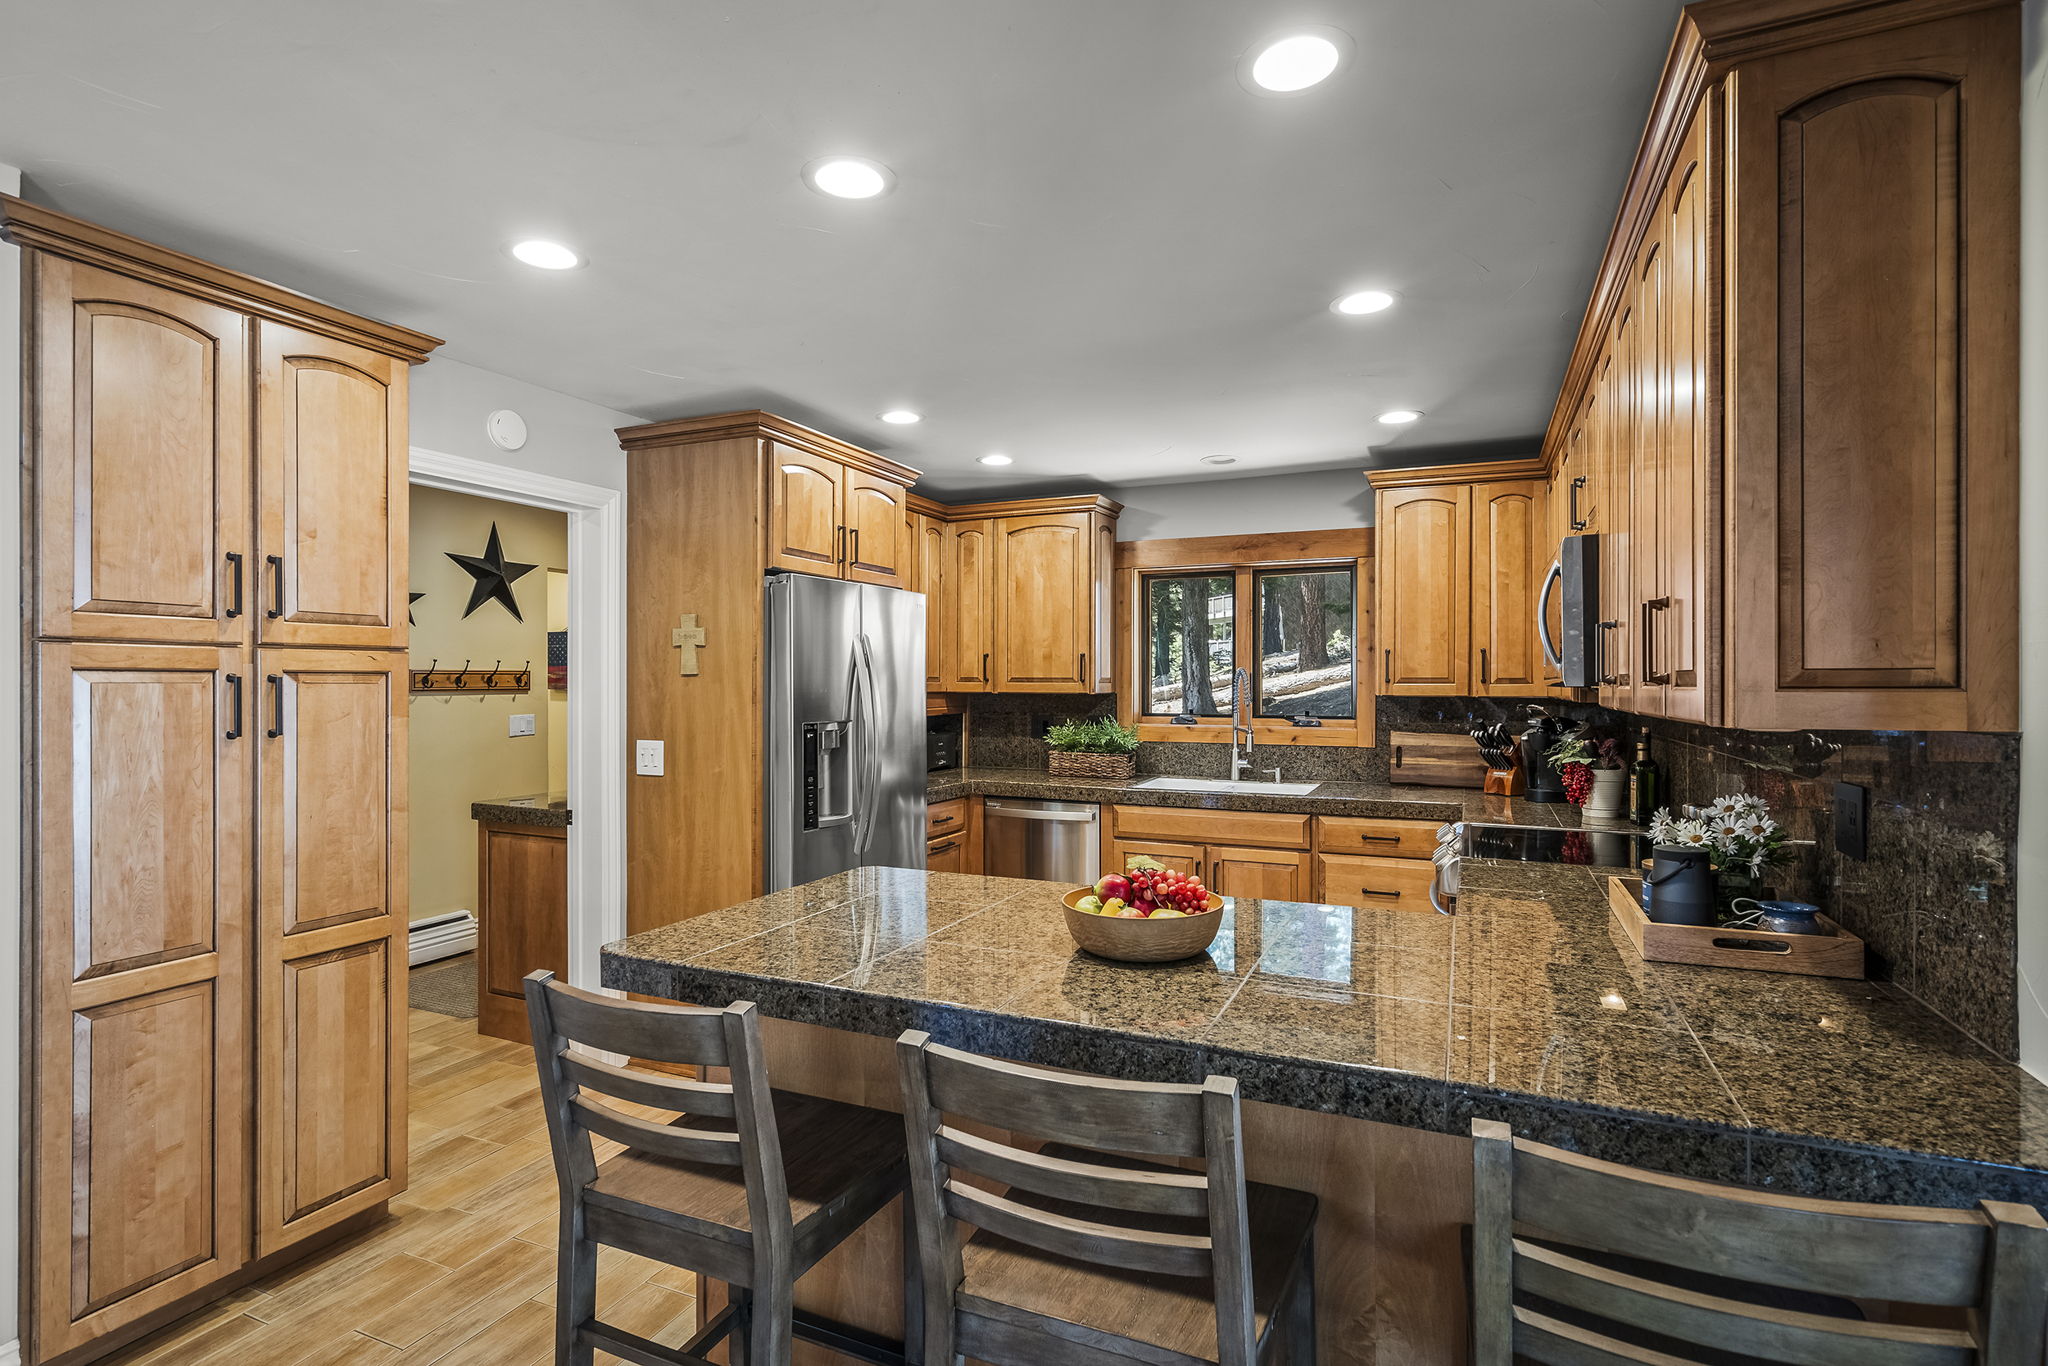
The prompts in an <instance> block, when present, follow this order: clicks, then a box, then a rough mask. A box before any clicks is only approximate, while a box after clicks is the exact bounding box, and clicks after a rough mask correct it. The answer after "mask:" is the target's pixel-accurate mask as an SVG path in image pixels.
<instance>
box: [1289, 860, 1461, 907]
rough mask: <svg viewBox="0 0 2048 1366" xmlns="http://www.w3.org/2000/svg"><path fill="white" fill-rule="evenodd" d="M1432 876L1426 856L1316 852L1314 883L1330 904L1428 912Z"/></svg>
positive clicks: (1429, 862) (1433, 873) (1434, 865)
mask: <svg viewBox="0 0 2048 1366" xmlns="http://www.w3.org/2000/svg"><path fill="white" fill-rule="evenodd" d="M1435 876H1436V864H1435V863H1433V862H1431V861H1430V860H1429V859H1414V858H1359V857H1354V856H1351V855H1347V854H1317V855H1316V886H1317V887H1318V888H1320V889H1321V892H1320V896H1321V898H1322V900H1323V902H1324V903H1325V904H1327V905H1331V906H1363V907H1370V908H1374V909H1378V910H1389V911H1431V910H1434V909H1435V908H1434V907H1432V906H1431V905H1430V904H1429V884H1430V880H1431V879H1432V878H1433V877H1435Z"/></svg>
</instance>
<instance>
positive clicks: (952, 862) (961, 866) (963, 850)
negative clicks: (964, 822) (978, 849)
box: [924, 831, 969, 873]
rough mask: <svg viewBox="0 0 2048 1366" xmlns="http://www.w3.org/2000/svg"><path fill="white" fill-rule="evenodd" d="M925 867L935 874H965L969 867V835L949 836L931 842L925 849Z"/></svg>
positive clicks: (963, 832) (964, 833) (962, 833)
mask: <svg viewBox="0 0 2048 1366" xmlns="http://www.w3.org/2000/svg"><path fill="white" fill-rule="evenodd" d="M924 866H925V868H926V870H927V871H929V872H934V873H965V872H968V871H969V869H968V866H967V835H966V832H965V831H962V832H961V833H959V834H957V835H947V836H944V837H943V838H940V839H935V840H931V841H929V842H927V843H926V845H925V848H924Z"/></svg>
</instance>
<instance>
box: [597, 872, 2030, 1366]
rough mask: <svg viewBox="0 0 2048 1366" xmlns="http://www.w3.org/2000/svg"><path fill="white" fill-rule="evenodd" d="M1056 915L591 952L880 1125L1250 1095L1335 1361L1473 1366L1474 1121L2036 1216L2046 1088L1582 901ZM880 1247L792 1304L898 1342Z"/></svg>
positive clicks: (836, 887) (1563, 888) (1911, 1028)
mask: <svg viewBox="0 0 2048 1366" xmlns="http://www.w3.org/2000/svg"><path fill="white" fill-rule="evenodd" d="M1065 890H1066V889H1065V888H1062V887H1058V886H1055V885H1053V884H1048V883H1036V882H1020V881H1013V880H1007V879H1000V878H989V877H980V876H973V875H963V874H942V873H926V872H922V871H909V870H897V869H872V868H870V869H860V870H857V871H854V872H852V873H847V874H841V875H838V876H835V877H830V878H826V879H823V880H821V881H819V882H816V883H812V884H809V885H807V886H803V887H797V888H792V889H790V890H788V891H784V892H778V893H774V894H772V895H770V896H766V897H762V898H759V899H757V900H755V901H750V902H747V903H745V904H742V905H739V906H735V907H732V908H730V909H727V910H723V911H717V912H713V913H712V914H709V915H704V916H699V917H696V918H694V919H691V920H686V921H682V922H679V923H677V924H674V925H670V926H666V927H664V928H662V929H658V930H653V931H649V932H647V933H644V934H641V935H637V936H635V937H633V938H631V939H627V940H624V941H621V942H620V943H617V944H613V945H610V946H608V947H607V948H606V949H605V951H604V982H605V984H606V985H607V986H612V987H617V988H623V989H626V990H629V991H635V992H640V993H645V994H647V995H651V996H657V997H664V998H668V999H672V1000H680V1001H689V1002H693V1003H698V1004H704V1005H724V1004H726V1003H728V1002H731V1001H734V1000H741V999H746V1000H752V1001H755V1002H756V1003H758V1005H759V1006H760V1009H761V1011H762V1012H763V1014H764V1015H766V1016H768V1017H770V1018H769V1019H768V1020H767V1021H766V1022H765V1023H766V1024H767V1025H768V1040H769V1048H770V1065H771V1068H772V1075H773V1076H774V1078H775V1084H776V1085H778V1086H782V1087H785V1088H788V1089H792V1090H797V1091H808V1092H813V1093H816V1094H822V1095H829V1096H833V1097H835V1098H838V1099H845V1100H852V1101H857V1102H860V1103H863V1104H869V1105H875V1106H881V1107H886V1108H892V1109H893V1108H896V1102H895V1091H896V1073H895V1064H894V1061H893V1057H892V1055H891V1052H890V1047H889V1044H890V1041H891V1040H893V1039H894V1038H895V1037H896V1035H897V1034H898V1033H900V1032H901V1031H902V1030H904V1029H909V1028H917V1029H923V1030H927V1031H929V1032H930V1033H931V1034H932V1036H933V1037H934V1038H935V1039H938V1040H939V1041H941V1042H944V1043H949V1044H953V1045H955V1046H957V1047H961V1048H966V1049H971V1050H974V1051H976V1052H980V1053H985V1054H990V1055H994V1056H1000V1057H1007V1058H1013V1059H1016V1060H1019V1061H1023V1062H1031V1063H1040V1064H1045V1065H1050V1066H1056V1067H1068V1068H1075V1069H1079V1070H1083V1071H1088V1072H1095V1073H1100V1074H1103V1075H1108V1076H1117V1077H1125V1078H1131V1079H1136V1080H1152V1081H1195V1080H1199V1079H1200V1078H1201V1077H1202V1076H1204V1075H1206V1074H1209V1073H1222V1074H1225V1075H1229V1076H1233V1077H1236V1078H1237V1079H1238V1080H1239V1083H1240V1086H1241V1090H1242V1094H1243V1096H1244V1099H1245V1101H1246V1105H1245V1111H1246V1127H1247V1158H1248V1163H1249V1167H1250V1171H1251V1174H1252V1176H1253V1177H1254V1178H1255V1179H1261V1180H1266V1181H1272V1182H1276V1183H1279V1184H1284V1185H1292V1186H1297V1187H1300V1188H1302V1189H1307V1190H1313V1191H1316V1192H1317V1193H1318V1194H1319V1195H1320V1196H1321V1197H1322V1200H1323V1214H1322V1231H1321V1233H1320V1234H1319V1261H1318V1277H1317V1280H1318V1298H1319V1308H1320V1316H1321V1324H1322V1330H1321V1336H1322V1342H1323V1344H1324V1356H1325V1359H1326V1360H1329V1361H1333V1362H1346V1363H1353V1362H1355V1363H1365V1362H1374V1363H1395V1362H1399V1363H1409V1362H1415V1363H1424V1362H1427V1363H1432V1364H1434V1363H1443V1362H1455V1361H1462V1360H1463V1359H1464V1351H1465V1345H1464V1326H1463V1325H1464V1316H1465V1300H1464V1289H1463V1280H1464V1276H1463V1255H1462V1250H1461V1241H1460V1234H1461V1227H1462V1225H1463V1224H1465V1223H1466V1222H1468V1221H1469V1219H1470V1217H1471V1191H1470V1176H1469V1163H1470V1144H1469V1140H1468V1139H1467V1138H1466V1134H1467V1133H1468V1132H1469V1126H1470V1123H1471V1121H1472V1119H1474V1118H1481V1117H1484V1118H1496V1119H1503V1120H1506V1121H1508V1122H1509V1123H1511V1124H1512V1125H1513V1126H1514V1128H1515V1130H1516V1132H1517V1133H1520V1134H1524V1135H1527V1136H1531V1137H1534V1138H1537V1139H1539V1140H1540V1141H1543V1142H1547V1143H1554V1144H1557V1145H1559V1146H1562V1147H1566V1148H1570V1149H1574V1150H1576V1151H1580V1152H1584V1153H1588V1154H1591V1155H1593V1156H1598V1157H1606V1158H1611V1159H1613V1160H1616V1161H1622V1162H1628V1163H1632V1164H1635V1165H1638V1166H1642V1167H1647V1168H1652V1169H1655V1170H1661V1171H1669V1172H1675V1173H1679V1174H1682V1175H1688V1176H1695V1177H1701V1178H1705V1179H1709V1180H1718V1181H1729V1182H1737V1183H1746V1184H1754V1185H1758V1186H1764V1187H1769V1188H1771V1189H1776V1190H1784V1191H1790V1192H1796V1193H1801V1194H1812V1195H1820V1196H1826V1197H1833V1198H1845V1199H1865V1200H1875V1201H1883V1202H1891V1203H1907V1202H1911V1203H1924V1204H1945V1205H1955V1206H1963V1205H1968V1204H1971V1203H1974V1202H1975V1201H1976V1200H1978V1199H1982V1198H1994V1199H2003V1200H2017V1201H2022V1202H2025V1203H2030V1204H2035V1205H2044V1206H2048V1087H2044V1086H2043V1085H2041V1084H2040V1083H2038V1082H2036V1081H2035V1080H2033V1079H2032V1078H2031V1077H2029V1076H2028V1075H2027V1074H2026V1073H2024V1072H2022V1071H2020V1070H2019V1069H2018V1068H2015V1067H2013V1066H2011V1065H2009V1064H2007V1063H2004V1062H2002V1061H2000V1060H1998V1059H1997V1058H1995V1057H1993V1056H1992V1055H1991V1054H1990V1053H1988V1052H1987V1051H1985V1050H1983V1049H1982V1048H1980V1047H1978V1046H1977V1045H1976V1044H1975V1043H1973V1042H1971V1041H1970V1040H1969V1039H1967V1038H1966V1037H1965V1036H1963V1035H1962V1034H1960V1033H1958V1032H1957V1031H1955V1030H1954V1029H1952V1028H1951V1027H1949V1026H1948V1025H1946V1024H1944V1023H1942V1022H1941V1021H1940V1020H1938V1019H1937V1018H1935V1017H1934V1016H1932V1015H1930V1014H1929V1013H1927V1012H1926V1011H1925V1010H1924V1009H1922V1008H1921V1007H1919V1006H1918V1005H1916V1004H1915V1003H1914V1002H1912V1001H1911V1000H1909V999H1907V998H1906V997H1904V996H1903V995H1902V994H1900V993H1898V992H1896V991H1895V990H1893V989H1891V988H1889V987H1887V986H1885V985H1883V984H1881V983H1865V982H1844V981H1833V980H1827V979H1820V978H1803V977H1788V976H1779V975H1773V974H1767V973H1758V972H1742V971H1730V970H1725V969H1712V968H1692V967H1682V966H1677V965H1666V964H1646V963H1643V962H1641V961H1640V960H1638V959H1636V958H1635V957H1634V955H1633V953H1632V951H1631V950H1630V949H1629V948H1628V946H1627V943H1626V941H1625V939H1623V938H1622V937H1621V934H1620V931H1619V930H1618V929H1617V928H1615V927H1614V926H1613V925H1612V924H1611V921H1610V917H1609V915H1608V913H1607V909H1606V901H1605V892H1604V886H1603V884H1602V882H1601V880H1600V879H1599V876H1598V874H1597V873H1595V872H1592V871H1589V870H1586V869H1578V868H1561V867H1550V866H1531V865H1512V866H1509V865H1499V866H1490V865H1486V864H1478V863H1468V864H1467V866H1466V871H1465V877H1464V891H1463V895H1461V897H1460V900H1459V905H1458V910H1459V914H1458V915H1457V916H1455V917H1442V916H1436V915H1431V914H1423V913H1416V912H1410V911H1382V910H1358V909H1351V908H1344V907H1333V906H1319V905H1307V904H1301V903H1295V902H1277V901H1254V900H1238V901H1236V902H1234V903H1231V904H1228V905H1227V906H1226V907H1225V909H1224V910H1223V911H1222V912H1220V914H1222V915H1224V916H1225V917H1226V921H1225V923H1224V924H1223V925H1222V926H1221V927H1220V932H1219V934H1218V936H1217V939H1216V942H1215V944H1214V945H1213V946H1212V947H1211V949H1210V951H1209V952H1208V954H1206V955H1205V956H1203V957H1200V958H1196V959H1192V960H1189V961H1187V962H1184V963H1178V964H1163V965H1157V966H1150V967H1131V966H1122V965H1118V964H1112V963H1107V962H1104V961H1102V960H1099V959H1095V958H1092V957H1090V956H1088V955H1086V954H1083V953H1081V952H1080V951H1079V950H1077V949H1076V948H1075V947H1074V945H1073V943H1072V941H1071V940H1070V939H1069V938H1068V936H1067V934H1066V930H1065V927H1064V925H1063V923H1062V920H1061V913H1060V908H1059V904H1058V902H1059V897H1060V895H1061V893H1062V892H1063V891H1065ZM895 1236H896V1234H895V1231H894V1229H893V1228H881V1227H877V1228H876V1229H874V1230H871V1231H869V1232H867V1233H865V1234H864V1235H863V1236H862V1238H861V1239H860V1240H859V1243H858V1245H857V1246H852V1247H849V1248H847V1249H842V1251H841V1252H840V1253H839V1254H836V1255H835V1257H834V1259H832V1260H830V1261H828V1262H827V1263H826V1264H825V1265H823V1266H821V1267H820V1268H819V1269H818V1271H817V1272H815V1273H813V1276H812V1277H811V1278H807V1279H806V1281H805V1282H804V1283H803V1284H802V1285H801V1286H800V1288H799V1296H798V1302H799V1303H810V1304H812V1305H814V1306H815V1307H818V1308H820V1309H823V1310H824V1311H825V1312H830V1313H834V1314H835V1315H837V1316H839V1317H843V1318H847V1319H849V1320H851V1321H854V1322H860V1323H863V1324H864V1325H865V1326H869V1327H872V1328H876V1329H878V1330H882V1331H889V1330H892V1329H893V1328H894V1327H895V1324H896V1319H895V1317H894V1316H895V1315H897V1314H898V1313H899V1312H900V1311H899V1310H898V1308H897V1307H896V1301H895V1299H894V1296H895V1293H896V1292H895V1279H894V1278H895V1276H896V1269H895V1268H896V1261H895V1248H896V1243H895Z"/></svg>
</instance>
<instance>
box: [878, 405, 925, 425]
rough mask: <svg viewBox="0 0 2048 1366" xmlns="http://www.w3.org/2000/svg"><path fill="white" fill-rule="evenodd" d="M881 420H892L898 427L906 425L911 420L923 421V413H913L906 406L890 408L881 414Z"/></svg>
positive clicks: (911, 421)
mask: <svg viewBox="0 0 2048 1366" xmlns="http://www.w3.org/2000/svg"><path fill="white" fill-rule="evenodd" d="M882 421H884V422H893V423H895V424H896V425H897V426H899V427H908V426H909V425H910V424H911V423H913V422H922V421H924V414H923V413H913V412H911V411H910V409H908V408H891V409H890V410H889V411H888V412H886V413H883V414H882Z"/></svg>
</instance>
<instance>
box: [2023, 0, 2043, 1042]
mask: <svg viewBox="0 0 2048 1366" xmlns="http://www.w3.org/2000/svg"><path fill="white" fill-rule="evenodd" d="M2023 13H2024V15H2025V19H2024V23H2025V26H2026V47H2025V57H2024V63H2023V65H2022V68H2021V81H2022V84H2021V87H2020V162H2021V167H2020V223H2021V231H2020V524H2021V525H2022V526H2027V527H2039V526H2041V525H2043V519H2044V518H2048V0H2027V4H2026V7H2025V9H2024V11H2023ZM2020 637H2021V638H2020V731H2021V738H2020V821H2019V998H2020V999H2019V1017H2020V1018H2019V1027H2020V1064H2021V1065H2022V1066H2023V1067H2025V1068H2026V1069H2027V1070H2028V1071H2030V1072H2032V1073H2033V1074H2034V1075H2035V1076H2037V1077H2040V1078H2042V1079H2043V1080H2044V1081H2048V1004H2044V998H2048V544H2044V543H2043V540H2042V538H2041V537H2040V536H2038V535H2033V536H2023V537H2021V538H2020Z"/></svg>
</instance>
